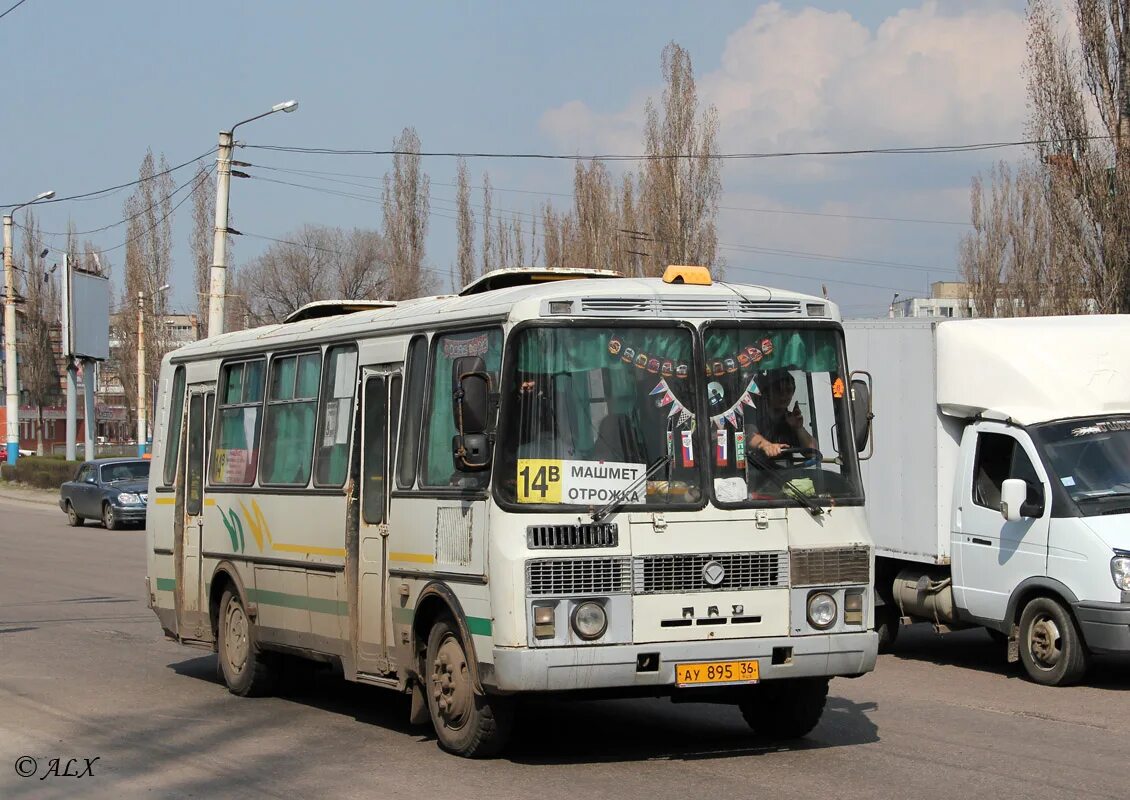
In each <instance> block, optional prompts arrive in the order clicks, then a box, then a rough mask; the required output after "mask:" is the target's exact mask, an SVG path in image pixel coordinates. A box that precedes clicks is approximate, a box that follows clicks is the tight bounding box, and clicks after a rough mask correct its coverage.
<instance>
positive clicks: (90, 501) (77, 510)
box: [59, 458, 149, 530]
mask: <svg viewBox="0 0 1130 800" xmlns="http://www.w3.org/2000/svg"><path fill="white" fill-rule="evenodd" d="M148 489H149V461H147V460H146V459H143V458H112V459H111V458H108V459H102V460H100V461H87V462H86V463H85V464H83V465H82V466H80V467H79V468H78V471H77V472H76V473H75V477H74V480H70V481H67V482H66V483H64V484H63V485H62V486H60V487H59V508H61V509H63V510H64V511H66V512H67V521H68V522H70V524H71V525H73V526H75V527H77V526H79V525H81V524H82V523H83V520H86V519H99V520H101V521H102V525H103V526H105V527H106V528H107V529H108V530H114V529H116V528H118V527H120V526H121V525H122V524H123V523H126V522H140V523H141V524H143V525H144V524H145V504H146V502H147V501H148V499H149V497H148Z"/></svg>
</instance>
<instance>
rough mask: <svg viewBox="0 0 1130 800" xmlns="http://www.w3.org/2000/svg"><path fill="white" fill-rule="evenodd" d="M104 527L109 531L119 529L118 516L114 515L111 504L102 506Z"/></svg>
mask: <svg viewBox="0 0 1130 800" xmlns="http://www.w3.org/2000/svg"><path fill="white" fill-rule="evenodd" d="M102 527H103V528H105V529H106V530H108V531H116V530H117V529H118V515H117V514H115V513H114V507H113V506H112V505H110V504H109V503H103V504H102Z"/></svg>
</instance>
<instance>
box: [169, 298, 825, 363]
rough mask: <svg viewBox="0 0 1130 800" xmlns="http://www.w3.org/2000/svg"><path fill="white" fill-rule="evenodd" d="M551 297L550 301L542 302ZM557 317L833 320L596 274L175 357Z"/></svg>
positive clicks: (801, 309) (212, 340) (234, 340)
mask: <svg viewBox="0 0 1130 800" xmlns="http://www.w3.org/2000/svg"><path fill="white" fill-rule="evenodd" d="M551 303H552V306H551V305H550V304H551ZM555 316H563V317H569V318H583V319H594V320H595V319H601V318H603V319H618V320H624V319H638V320H641V321H646V320H649V319H652V320H654V319H663V318H667V319H778V320H789V319H793V320H809V319H825V320H829V319H830V320H839V312H838V309H837V308H836V306H835V304H834V303H831V302H829V301H827V300H824V299H823V298H820V297H814V296H812V295H805V294H799V293H797V292H790V291H786V290H782V289H774V288H769V287H766V286H758V285H752V284H738V283H729V282H722V281H715V282H714V284H713V285H710V286H695V285H686V284H668V283H664V282H663V281H662V280H661V279H659V278H598V279H577V280H561V281H546V282H538V283H533V284H529V285H524V286H510V287H505V288H499V289H494V290H491V291H486V292H481V293H478V294H471V295H467V296H458V295H437V296H434V297H418V298H413V299H411V300H402V301H400V302H398V303H396V304H395V305H394V306H390V307H387V308H374V309H371V310H364V311H356V312H354V313H351V314H344V315H340V316H329V317H321V318H316V319H303V320H300V321H297V322H290V323H279V324H273V325H265V326H263V327H260V328H252V329H250V330H244V331H233V332H231V333H224V334H221V335H219V336H213V337H209V338H207V339H201V340H199V341H196V342H191V343H189V344H187V345H185V346H183V347H181V348H179V349H177V350H175V351H173V353H172V354H171V355H172V357H173V358H174V359H176V360H178V361H179V360H182V359H191V358H199V357H208V356H212V357H214V356H215V355H216V354H217V350H220V351H228V350H244V349H250V348H252V347H263V348H273V347H283V346H287V345H290V344H295V343H301V342H303V341H308V340H309V339H311V338H317V339H323V338H326V339H329V338H336V337H341V338H343V339H345V338H349V337H351V336H354V337H356V336H363V337H364V336H371V335H373V332H374V331H377V330H379V331H380V332H381V333H390V332H393V331H396V330H401V331H404V332H407V331H412V330H421V329H428V328H431V327H436V326H437V325H444V326H449V325H451V324H452V323H458V322H460V321H461V320H467V321H472V320H476V319H498V320H502V319H505V320H508V321H510V322H518V321H520V320H525V319H539V318H553V317H555Z"/></svg>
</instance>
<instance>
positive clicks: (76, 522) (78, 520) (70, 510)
mask: <svg viewBox="0 0 1130 800" xmlns="http://www.w3.org/2000/svg"><path fill="white" fill-rule="evenodd" d="M67 524H68V525H70V526H71V527H72V528H81V527H82V517H80V516H79V515H78V514H77V513H75V507H74V506H72V505H71V501H70V500H68V501H67Z"/></svg>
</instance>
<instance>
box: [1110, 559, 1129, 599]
mask: <svg viewBox="0 0 1130 800" xmlns="http://www.w3.org/2000/svg"><path fill="white" fill-rule="evenodd" d="M1110 576H1111V577H1112V578H1114V585H1115V586H1117V587H1118V588H1119V589H1121V590H1122V591H1124V592H1130V556H1115V557H1114V558H1112V559H1111V560H1110Z"/></svg>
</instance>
